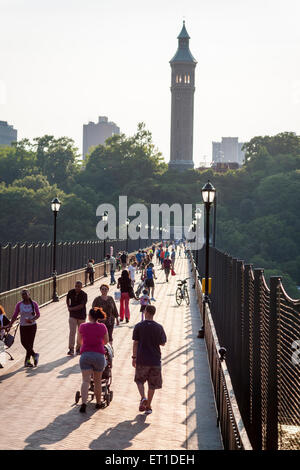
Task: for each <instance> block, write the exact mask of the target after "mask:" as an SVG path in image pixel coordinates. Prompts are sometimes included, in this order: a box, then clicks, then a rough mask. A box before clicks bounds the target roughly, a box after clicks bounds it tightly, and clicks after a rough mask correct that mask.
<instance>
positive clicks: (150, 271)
mask: <svg viewBox="0 0 300 470" xmlns="http://www.w3.org/2000/svg"><path fill="white" fill-rule="evenodd" d="M154 279H157V278H156V275H155V271H154V265H153V263H149V264H148V266H147V267H146V269H145V287H147V289H148V290H149V293H150V289H151V300H154V301H155V298H154V289H155V285H154Z"/></svg>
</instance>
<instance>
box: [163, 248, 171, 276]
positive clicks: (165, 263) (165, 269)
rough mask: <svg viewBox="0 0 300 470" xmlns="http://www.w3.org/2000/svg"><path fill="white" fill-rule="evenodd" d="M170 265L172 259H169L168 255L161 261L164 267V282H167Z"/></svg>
mask: <svg viewBox="0 0 300 470" xmlns="http://www.w3.org/2000/svg"><path fill="white" fill-rule="evenodd" d="M171 267H172V261H171V260H170V257H169V255H168V256H167V257H166V258H165V259H164V262H163V269H164V271H165V275H166V282H169V275H170V271H171Z"/></svg>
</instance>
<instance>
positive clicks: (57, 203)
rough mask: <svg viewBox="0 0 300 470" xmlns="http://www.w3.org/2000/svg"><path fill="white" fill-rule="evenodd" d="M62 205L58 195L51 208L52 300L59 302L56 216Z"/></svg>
mask: <svg viewBox="0 0 300 470" xmlns="http://www.w3.org/2000/svg"><path fill="white" fill-rule="evenodd" d="M60 206H61V202H60V200H59V199H58V197H55V198H54V199H53V200H52V201H51V210H52V212H53V216H54V223H53V260H52V277H53V295H52V300H53V302H58V301H59V297H58V294H57V291H56V276H57V272H56V218H57V214H58V212H59V209H60Z"/></svg>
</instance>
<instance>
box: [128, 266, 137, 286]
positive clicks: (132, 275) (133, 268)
mask: <svg viewBox="0 0 300 470" xmlns="http://www.w3.org/2000/svg"><path fill="white" fill-rule="evenodd" d="M136 267H137V263H136V261H133V263H131V264H130V265H129V266H128V272H129V277H130V280H131V285H132V287H133V288H134V283H135V273H136Z"/></svg>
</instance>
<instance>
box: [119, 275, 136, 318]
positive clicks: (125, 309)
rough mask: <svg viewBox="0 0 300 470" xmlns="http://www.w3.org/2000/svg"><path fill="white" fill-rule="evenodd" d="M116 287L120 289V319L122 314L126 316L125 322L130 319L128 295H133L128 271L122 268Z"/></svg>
mask: <svg viewBox="0 0 300 470" xmlns="http://www.w3.org/2000/svg"><path fill="white" fill-rule="evenodd" d="M117 289H120V290H121V299H120V321H123V320H124V314H125V318H126V323H128V322H129V319H130V310H129V300H130V295H133V296H134V297H135V295H134V293H133V289H132V285H131V280H130V277H129V272H128V271H127V270H126V269H124V270H123V271H122V274H121V277H119V279H118V284H117Z"/></svg>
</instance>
